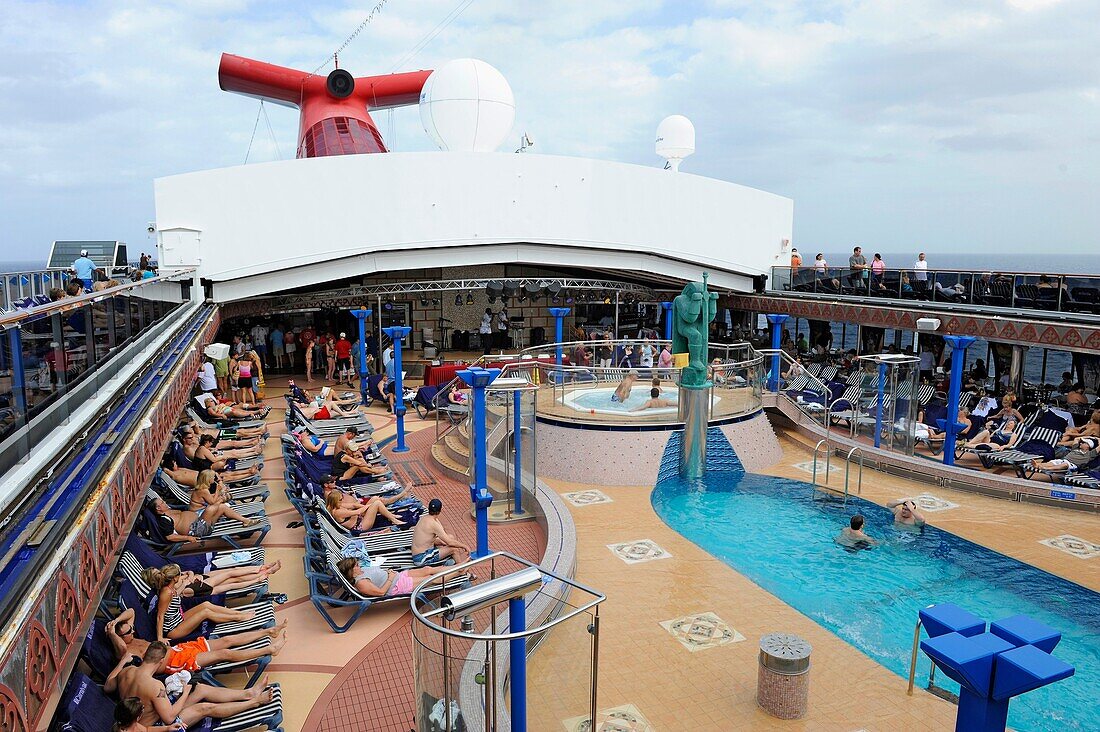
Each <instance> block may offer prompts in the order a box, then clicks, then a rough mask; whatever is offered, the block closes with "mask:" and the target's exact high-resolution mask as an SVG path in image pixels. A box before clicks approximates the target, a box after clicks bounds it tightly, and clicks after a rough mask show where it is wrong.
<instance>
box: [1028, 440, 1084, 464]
mask: <svg viewBox="0 0 1100 732" xmlns="http://www.w3.org/2000/svg"><path fill="white" fill-rule="evenodd" d="M1098 457H1100V438H1097V437H1078V438H1077V443H1076V447H1075V448H1074V449H1073V450H1070V451H1069V452H1067V453H1066V454H1065V455H1063V456H1062V457H1060V458H1054V459H1053V460H1043V459H1042V458H1036V459H1034V460H1032V461H1031V466H1032V467H1033V468H1035V469H1036V470H1053V471H1057V472H1063V471H1068V470H1078V469H1080V468H1084V467H1085V466H1087V465H1089V464H1091V463H1092V462H1094V461H1095V460H1096V459H1097V458H1098Z"/></svg>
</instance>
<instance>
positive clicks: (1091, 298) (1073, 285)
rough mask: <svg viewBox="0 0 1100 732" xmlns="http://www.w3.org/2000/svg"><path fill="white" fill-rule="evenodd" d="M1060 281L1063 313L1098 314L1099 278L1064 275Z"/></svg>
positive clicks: (1099, 306) (1099, 302) (1099, 308)
mask: <svg viewBox="0 0 1100 732" xmlns="http://www.w3.org/2000/svg"><path fill="white" fill-rule="evenodd" d="M1060 279H1061V289H1062V300H1061V310H1062V311H1063V312H1074V313H1090V314H1093V315H1096V314H1100V277H1084V276H1078V275H1065V276H1063V277H1061V278H1060Z"/></svg>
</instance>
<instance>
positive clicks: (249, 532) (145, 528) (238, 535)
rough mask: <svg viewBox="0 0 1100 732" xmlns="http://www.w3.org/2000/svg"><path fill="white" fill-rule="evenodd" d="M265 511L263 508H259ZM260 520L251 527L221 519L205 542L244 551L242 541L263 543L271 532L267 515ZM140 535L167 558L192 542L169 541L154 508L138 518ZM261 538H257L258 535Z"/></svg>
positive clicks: (259, 517)
mask: <svg viewBox="0 0 1100 732" xmlns="http://www.w3.org/2000/svg"><path fill="white" fill-rule="evenodd" d="M251 505H252V504H245V505H244V506H243V507H242V508H246V509H247V508H248V507H249V506H251ZM258 508H260V509H261V510H263V506H258ZM255 518H256V519H258V521H257V523H255V524H252V525H251V526H244V525H242V524H240V523H238V522H236V521H230V520H229V519H219V520H218V521H216V522H215V523H214V525H213V526H212V527H211V529H212V532H211V534H210V535H209V536H204V537H203V539H202V540H203V542H206V541H213V540H219V541H224V542H225V543H226V544H228V545H229V546H231V547H233V549H235V550H240V551H244V550H245V547H244V546H243V545H242V543H241V542H242V541H244V540H247V539H254V543H255V544H260V543H262V542H263V540H264V537H265V536H267V532H268V531H270V530H271V522H270V520H269V519H268V517H267V516H266V515H262V516H261V515H256V516H255ZM136 526H137V530H138V534H139V535H140V536H142V537H143V538H145V539H146V540H147V541H148V542H149V543H150V544H152V545H153V546H154V547H157V548H158V549H164V550H165V556H169V557H170V556H172V555H174V554H175V553H176V552H178V551H179V550H180V549H181V548H182V547H184V546H190V545H191V543H190V542H175V541H169V540H168V536H167V535H166V534H165V533H164V532H163V531H162V530H161V528H160V522H159V521H158V520H157V518H156V515H155V514H154V512H153V510H152V508H150V507H148V506H146V507H143V508H142V513H141V514H139V516H138V523H137V525H136ZM257 533H258V534H259V536H255V535H256V534H257Z"/></svg>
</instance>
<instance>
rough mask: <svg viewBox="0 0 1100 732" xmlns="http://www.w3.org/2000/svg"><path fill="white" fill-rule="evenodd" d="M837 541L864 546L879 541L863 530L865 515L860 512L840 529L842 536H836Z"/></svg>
mask: <svg viewBox="0 0 1100 732" xmlns="http://www.w3.org/2000/svg"><path fill="white" fill-rule="evenodd" d="M836 541H837V543H838V544H843V545H844V546H846V547H863V548H866V547H869V546H872V545H874V544H877V543H878V542H877V541H875V540H874V539H872V538H871V537H869V536H867V534H865V533H864V532H863V516H861V515H860V514H858V513H857V514H856V515H855V516H853V517H852V518H851V519H850V520H849V521H848V525H847V526H845V527H844V528H843V529H841V530H840V536H838V537H837V538H836Z"/></svg>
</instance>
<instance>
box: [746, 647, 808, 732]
mask: <svg viewBox="0 0 1100 732" xmlns="http://www.w3.org/2000/svg"><path fill="white" fill-rule="evenodd" d="M812 650H813V648H812V647H811V646H810V644H809V643H807V642H806V641H804V640H802V639H801V638H799V637H798V636H797V635H791V634H790V633H770V634H768V635H765V636H763V637H762V638H761V639H760V669H759V672H758V674H757V677H756V703H757V704H759V705H760V708H761V709H763V710H764V711H766V712H767V713H768V714H771V715H772V716H773V717H778V718H779V719H801V718H802V717H804V716H806V706H807V704H808V701H809V696H810V651H812Z"/></svg>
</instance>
